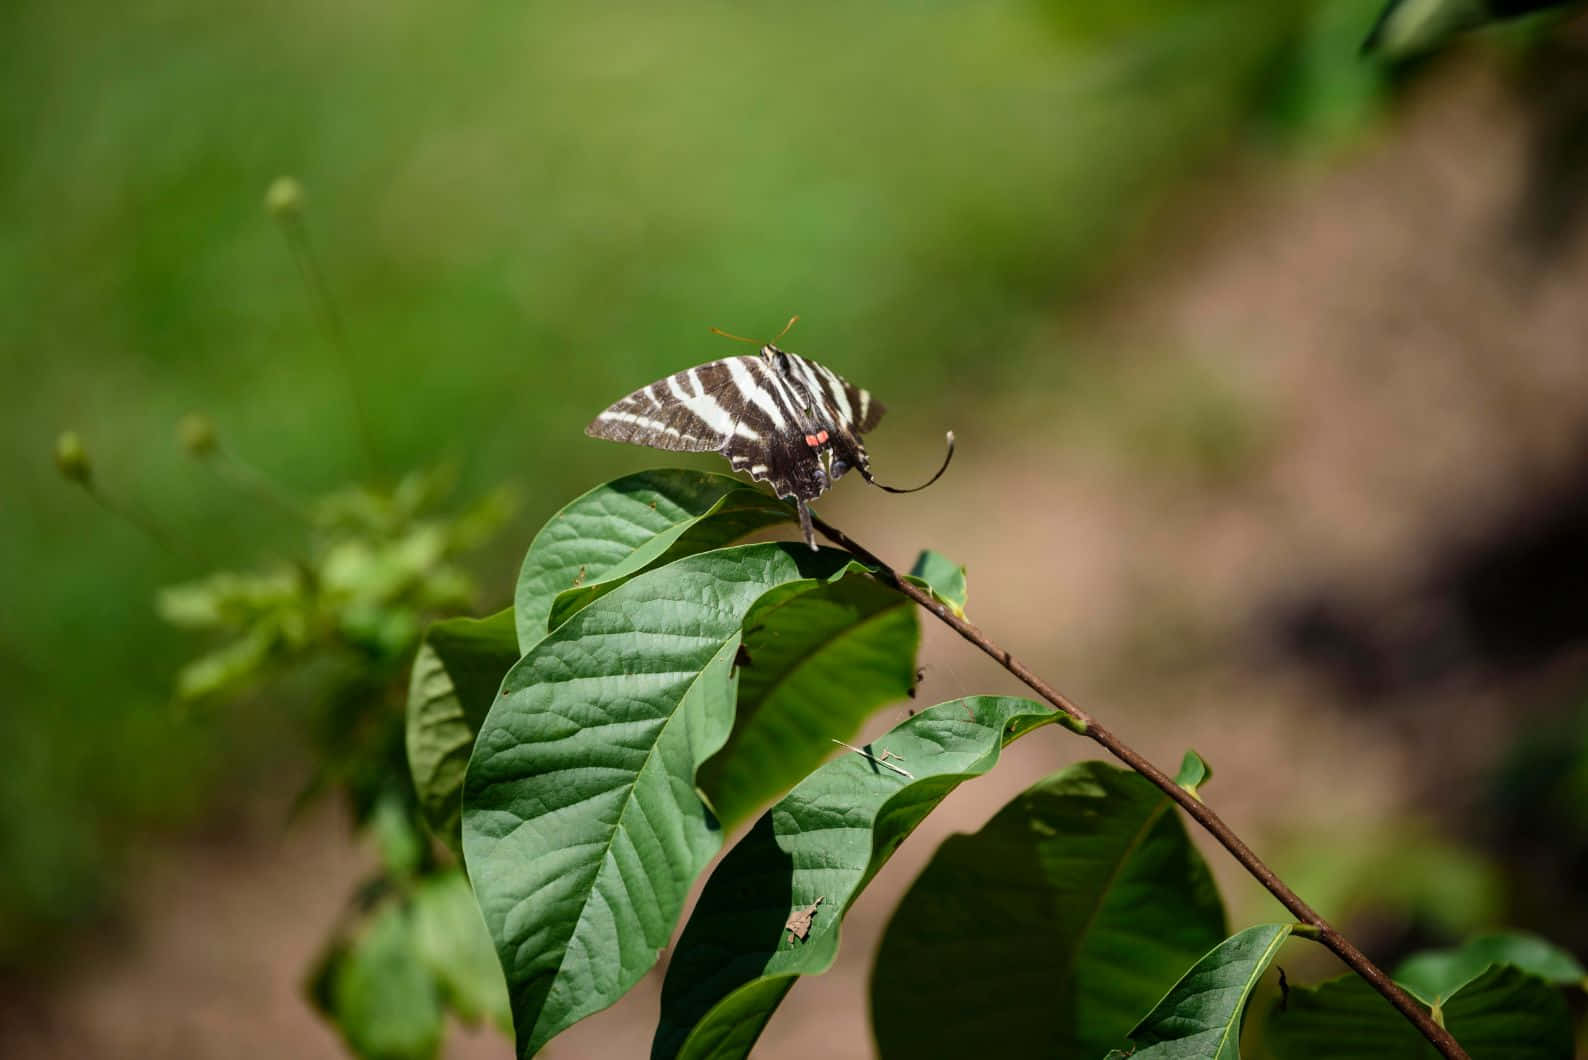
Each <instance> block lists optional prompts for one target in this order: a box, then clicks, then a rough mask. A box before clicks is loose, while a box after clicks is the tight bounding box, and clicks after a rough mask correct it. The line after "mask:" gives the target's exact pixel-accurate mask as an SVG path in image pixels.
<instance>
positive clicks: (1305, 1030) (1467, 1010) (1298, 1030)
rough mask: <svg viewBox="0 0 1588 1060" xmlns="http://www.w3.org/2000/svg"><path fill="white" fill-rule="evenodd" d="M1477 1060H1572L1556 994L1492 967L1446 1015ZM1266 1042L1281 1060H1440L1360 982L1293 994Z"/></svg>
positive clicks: (1345, 980) (1351, 978)
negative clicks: (1360, 1059) (1359, 1059)
mask: <svg viewBox="0 0 1588 1060" xmlns="http://www.w3.org/2000/svg"><path fill="white" fill-rule="evenodd" d="M1439 1015H1440V1018H1441V1019H1443V1021H1444V1025H1445V1027H1446V1029H1448V1030H1449V1031H1450V1033H1451V1034H1452V1035H1454V1036H1455V1038H1456V1040H1457V1041H1458V1042H1460V1043H1461V1045H1462V1046H1463V1047H1464V1048H1465V1049H1466V1050H1467V1052H1468V1053H1469V1054H1470V1055H1471V1056H1472V1058H1473V1060H1570V1057H1571V1055H1572V1041H1571V1021H1570V1019H1569V1017H1568V1015H1567V1010H1566V999H1565V998H1564V997H1563V996H1562V995H1561V992H1560V990H1559V989H1557V988H1556V987H1553V986H1551V985H1550V984H1549V983H1547V982H1545V981H1544V980H1543V979H1540V978H1539V977H1538V976H1536V975H1530V974H1528V973H1527V972H1524V971H1522V970H1521V969H1519V968H1516V967H1514V966H1512V965H1508V964H1497V965H1491V966H1490V967H1489V969H1488V971H1486V972H1484V973H1482V974H1481V975H1479V976H1478V977H1477V978H1476V979H1472V980H1470V981H1468V982H1467V983H1466V985H1464V986H1462V987H1461V988H1460V989H1458V990H1457V991H1456V992H1455V993H1454V994H1452V995H1451V996H1450V997H1449V999H1448V1000H1447V1001H1446V1002H1445V1003H1444V1005H1443V1006H1442V1007H1441V1010H1440V1012H1439ZM1263 1042H1264V1044H1265V1045H1266V1046H1267V1047H1268V1049H1269V1050H1270V1052H1272V1054H1273V1055H1274V1056H1275V1057H1277V1058H1278V1060H1303V1058H1305V1060H1358V1058H1368V1057H1371V1058H1374V1060H1424V1058H1427V1060H1434V1058H1437V1057H1438V1056H1439V1053H1438V1051H1436V1050H1435V1049H1434V1047H1433V1046H1432V1045H1430V1044H1429V1043H1428V1041H1427V1039H1425V1038H1424V1037H1423V1036H1422V1035H1421V1034H1419V1033H1418V1032H1417V1028H1415V1027H1413V1026H1412V1025H1411V1023H1409V1022H1408V1021H1407V1020H1406V1017H1405V1016H1402V1015H1401V1014H1400V1013H1399V1012H1397V1011H1395V1009H1394V1008H1392V1007H1391V1006H1390V1003H1389V1002H1388V1001H1386V1000H1384V998H1383V997H1381V996H1380V995H1379V994H1378V993H1377V992H1376V991H1375V990H1374V989H1373V988H1372V987H1370V986H1369V985H1368V984H1367V983H1366V982H1365V981H1364V980H1362V979H1361V978H1360V977H1358V976H1355V975H1348V976H1342V977H1341V978H1339V979H1331V980H1329V981H1328V982H1326V983H1321V984H1319V985H1318V986H1315V987H1298V988H1295V989H1292V990H1291V991H1290V995H1289V997H1288V998H1286V999H1285V1002H1284V1004H1283V1006H1281V1005H1279V1004H1277V1003H1276V1004H1275V1005H1274V1006H1273V1007H1272V1008H1270V1009H1269V1012H1268V1019H1267V1022H1266V1024H1265V1026H1264V1029H1263Z"/></svg>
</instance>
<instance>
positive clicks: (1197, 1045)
mask: <svg viewBox="0 0 1588 1060" xmlns="http://www.w3.org/2000/svg"><path fill="white" fill-rule="evenodd" d="M1291 928H1292V925H1290V924H1259V925H1257V926H1256V927H1249V928H1247V929H1246V930H1245V931H1241V932H1237V933H1236V934H1234V935H1231V936H1230V937H1229V938H1227V939H1225V940H1224V941H1223V942H1221V943H1219V944H1218V946H1217V947H1215V948H1214V949H1213V950H1212V952H1210V953H1208V954H1207V955H1206V956H1204V957H1203V958H1202V959H1201V960H1199V961H1197V963H1196V964H1195V965H1194V966H1192V968H1191V970H1190V971H1189V972H1187V973H1186V974H1185V975H1184V976H1182V977H1181V979H1180V981H1179V982H1178V983H1176V984H1175V985H1174V987H1173V989H1171V990H1170V991H1169V993H1167V994H1165V995H1164V998H1163V1000H1162V1001H1160V1002H1158V1004H1157V1005H1155V1006H1154V1007H1153V1010H1152V1011H1151V1012H1149V1013H1148V1014H1147V1017H1146V1018H1145V1019H1143V1020H1142V1021H1141V1022H1140V1023H1138V1024H1137V1025H1136V1029H1135V1030H1133V1031H1131V1032H1130V1040H1131V1042H1132V1043H1134V1046H1135V1048H1134V1050H1133V1051H1131V1052H1129V1053H1125V1054H1120V1053H1117V1052H1116V1053H1110V1054H1109V1056H1110V1057H1113V1056H1116V1055H1128V1056H1130V1057H1131V1060H1240V1055H1241V1053H1240V1038H1241V1017H1242V1016H1243V1015H1244V1013H1245V1011H1246V1002H1247V999H1248V998H1250V997H1251V993H1252V988H1253V987H1255V986H1256V985H1257V982H1258V980H1259V979H1261V978H1262V975H1263V973H1264V972H1265V971H1267V970H1268V965H1269V962H1271V961H1272V960H1273V959H1274V954H1276V953H1278V952H1279V947H1280V946H1281V945H1282V944H1283V943H1284V941H1285V940H1286V939H1287V938H1289V937H1290V932H1291ZM1413 1033H1414V1034H1415V1033H1416V1032H1415V1031H1413Z"/></svg>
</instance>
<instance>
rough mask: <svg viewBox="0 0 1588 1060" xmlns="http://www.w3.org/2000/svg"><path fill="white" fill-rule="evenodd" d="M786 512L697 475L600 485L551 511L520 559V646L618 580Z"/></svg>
mask: <svg viewBox="0 0 1588 1060" xmlns="http://www.w3.org/2000/svg"><path fill="white" fill-rule="evenodd" d="M792 518H793V509H791V508H789V506H788V505H786V504H784V503H783V502H781V501H779V500H777V499H775V498H773V497H771V496H769V495H767V494H765V493H762V492H761V491H760V490H757V489H753V488H751V487H750V486H749V485H747V484H746V483H744V482H742V481H740V480H739V479H736V478H732V477H730V476H728V475H716V474H710V473H708V472H704V471H685V470H681V469H679V468H664V469H659V470H655V471H641V472H639V473H637V474H633V475H626V476H624V477H623V478H620V479H614V480H612V481H611V482H608V483H606V484H604V485H601V486H597V487H596V488H595V489H593V490H591V491H590V492H589V493H586V494H584V495H583V496H581V497H577V498H575V499H574V500H572V501H570V502H569V503H568V504H567V506H565V507H564V508H563V509H562V510H561V511H559V512H558V513H557V514H556V515H553V516H552V517H551V519H550V520H549V521H548V522H547V523H546V525H545V526H543V527H541V530H540V533H538V534H536V535H535V540H534V541H533V542H532V543H531V544H530V546H529V552H528V553H527V554H526V555H525V556H524V565H523V568H522V569H521V570H520V571H519V574H518V587H517V589H516V591H515V592H514V595H513V608H514V612H515V615H516V621H517V629H518V644H519V648H520V649H521V650H523V651H528V650H529V649H530V648H531V647H533V646H534V644H535V642H536V641H538V640H540V638H541V637H543V636H545V635H546V630H547V627H548V625H553V626H554V625H560V624H561V623H562V621H564V620H566V619H567V617H568V615H570V614H572V612H573V611H575V610H577V609H578V607H580V606H583V605H584V604H587V603H589V602H590V601H591V600H593V599H595V598H596V597H598V596H600V595H602V594H603V593H604V592H606V591H608V590H610V589H612V588H613V587H615V586H616V585H617V584H619V583H620V582H621V581H622V580H623V579H624V578H627V577H629V576H631V575H633V574H636V573H638V572H639V571H642V570H645V569H647V568H648V567H653V566H657V565H659V564H662V563H668V562H671V561H672V560H675V559H678V558H679V557H681V556H686V555H691V554H693V553H696V552H705V551H707V550H710V549H714V548H718V547H720V546H722V545H726V544H728V543H730V542H732V541H735V540H737V539H739V538H741V537H743V536H744V535H745V534H748V533H749V532H751V531H752V530H756V529H759V528H760V527H763V526H767V525H769V524H771V523H776V522H783V521H787V520H790V519H792ZM560 595H561V596H563V597H564V599H563V600H562V601H561V602H559V601H558V597H559V596H560ZM554 614H555V616H556V617H555V618H554V617H553V616H554Z"/></svg>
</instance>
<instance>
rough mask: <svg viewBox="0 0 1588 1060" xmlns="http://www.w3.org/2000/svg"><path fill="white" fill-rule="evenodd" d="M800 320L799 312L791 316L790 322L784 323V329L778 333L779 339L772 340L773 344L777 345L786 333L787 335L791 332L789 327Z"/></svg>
mask: <svg viewBox="0 0 1588 1060" xmlns="http://www.w3.org/2000/svg"><path fill="white" fill-rule="evenodd" d="M799 320H800V315H799V314H798V313H795V314H794V315H793V316H791V317H789V318H788V323H787V324H784V325H783V330H782V331H780V332H778V333H777V339H773V340H772V345H774V346H776V345H777V341H778V339H781V338H782V337H783V336H784V335H787V334H788V333H789V329H790V328H792V327H793V326H794V325H795V324H798V323H799Z"/></svg>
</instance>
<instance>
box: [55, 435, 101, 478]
mask: <svg viewBox="0 0 1588 1060" xmlns="http://www.w3.org/2000/svg"><path fill="white" fill-rule="evenodd" d="M55 466H56V467H57V468H58V469H59V470H60V472H61V474H62V476H64V477H65V478H67V479H68V480H70V481H72V482H80V483H82V484H83V485H85V486H86V485H88V482H89V480H90V479H91V478H92V477H93V474H94V468H93V465H92V464H90V463H89V461H88V450H87V449H85V448H83V440H82V439H81V438H79V437H78V436H77V432H76V431H62V432H61V436H60V437H59V438H57V439H55Z"/></svg>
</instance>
